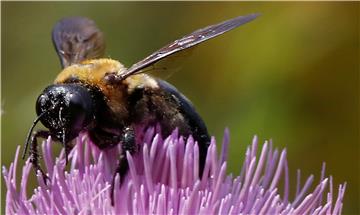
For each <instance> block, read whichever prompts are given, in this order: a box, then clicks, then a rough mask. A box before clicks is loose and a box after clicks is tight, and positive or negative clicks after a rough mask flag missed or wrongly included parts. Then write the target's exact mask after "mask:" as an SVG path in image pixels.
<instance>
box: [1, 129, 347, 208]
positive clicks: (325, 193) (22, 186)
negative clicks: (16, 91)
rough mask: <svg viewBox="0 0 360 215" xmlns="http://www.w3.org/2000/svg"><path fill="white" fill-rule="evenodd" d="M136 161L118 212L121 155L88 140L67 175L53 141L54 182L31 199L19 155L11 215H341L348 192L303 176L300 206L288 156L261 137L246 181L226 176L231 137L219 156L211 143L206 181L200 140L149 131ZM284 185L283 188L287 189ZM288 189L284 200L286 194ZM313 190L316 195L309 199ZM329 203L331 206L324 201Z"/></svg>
mask: <svg viewBox="0 0 360 215" xmlns="http://www.w3.org/2000/svg"><path fill="white" fill-rule="evenodd" d="M142 142H143V145H142V146H141V149H140V152H139V153H137V154H135V155H130V154H127V159H128V161H129V172H128V174H127V175H126V177H125V178H124V179H123V184H121V185H120V179H119V177H117V179H116V183H115V206H114V207H112V206H111V200H110V190H111V185H110V184H111V178H112V175H113V172H114V170H115V168H116V161H117V156H118V155H119V153H120V148H114V149H111V150H106V151H101V150H99V149H98V148H97V147H96V146H95V145H94V144H93V143H92V142H91V141H90V140H89V139H88V137H87V136H86V134H81V135H80V137H79V138H77V139H76V145H75V147H74V149H73V150H72V151H71V153H70V155H69V158H70V165H69V166H70V170H69V171H64V168H65V158H64V151H62V153H61V154H60V157H59V158H55V157H54V156H53V155H52V149H51V146H52V140H51V139H50V138H49V139H48V140H47V141H45V142H44V143H43V145H42V151H43V160H44V163H45V167H46V172H47V174H48V176H49V178H50V179H51V182H50V183H49V184H47V185H45V184H44V181H43V178H42V176H41V174H38V176H37V182H38V187H37V188H36V189H35V190H34V192H33V193H31V194H28V193H27V192H26V190H27V184H28V176H29V174H30V172H31V171H32V170H31V168H32V167H31V164H30V162H29V161H27V162H26V164H25V165H24V167H23V169H22V173H21V174H22V177H21V181H20V182H17V181H16V168H17V162H18V159H19V147H18V149H17V151H16V155H15V160H14V162H13V163H12V164H11V165H10V167H9V169H8V170H7V169H6V168H5V167H4V168H3V175H4V178H5V183H6V187H7V195H6V213H7V214H341V209H342V200H343V197H344V192H345V186H346V184H343V185H340V186H339V189H338V192H337V197H334V196H335V192H334V191H333V184H332V178H331V177H329V178H324V171H325V167H324V166H323V171H322V174H321V180H320V182H319V184H317V185H316V186H315V188H311V184H312V182H313V180H314V177H313V176H310V177H308V178H307V180H306V182H305V184H304V185H300V171H298V180H297V187H296V193H295V197H294V198H289V196H290V189H289V176H288V175H289V173H288V172H289V171H288V165H287V160H286V150H282V151H278V150H277V149H273V147H272V144H271V142H270V143H269V142H265V143H264V144H263V146H262V149H261V151H260V152H259V153H258V150H257V148H258V140H257V138H256V137H255V138H254V140H253V142H252V144H251V145H250V146H249V147H248V149H247V151H246V154H245V159H244V163H243V167H242V170H241V173H240V176H232V175H231V174H230V175H227V174H226V167H227V162H226V160H227V149H228V143H229V134H228V132H227V131H226V132H225V138H224V141H223V145H222V149H221V153H220V156H218V153H217V146H216V143H215V139H214V138H213V139H212V141H211V145H210V147H209V149H208V154H207V157H206V164H205V168H204V172H203V176H202V177H201V178H200V177H199V164H198V163H199V148H198V145H197V144H196V143H195V142H194V140H193V138H191V137H189V138H188V139H187V140H185V139H184V138H182V137H179V136H178V133H177V131H174V132H173V134H172V135H171V136H169V137H167V138H166V139H165V140H163V139H161V137H160V135H159V134H157V133H156V132H155V131H154V129H148V130H147V131H146V132H145V133H144V135H143V138H142ZM280 182H281V183H280ZM279 189H282V190H283V192H281V193H280V192H279ZM310 189H313V190H312V191H309V190H310ZM324 197H325V198H324Z"/></svg>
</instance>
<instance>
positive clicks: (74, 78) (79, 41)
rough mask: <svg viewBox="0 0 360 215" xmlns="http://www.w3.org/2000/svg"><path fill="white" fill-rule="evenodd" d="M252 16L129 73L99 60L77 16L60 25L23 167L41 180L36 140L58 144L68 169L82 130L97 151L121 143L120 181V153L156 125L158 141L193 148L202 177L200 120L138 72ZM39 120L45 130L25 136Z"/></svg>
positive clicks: (205, 139)
mask: <svg viewBox="0 0 360 215" xmlns="http://www.w3.org/2000/svg"><path fill="white" fill-rule="evenodd" d="M257 16H258V15H257V14H251V15H247V16H240V17H236V18H234V19H231V20H228V21H225V22H222V23H219V24H216V25H211V26H208V27H206V28H202V29H199V30H197V31H194V32H193V33H191V34H189V35H186V36H184V37H182V38H180V39H178V40H175V41H174V42H172V43H170V44H168V45H166V46H165V47H163V48H161V49H159V50H158V51H156V52H154V53H153V54H151V55H150V56H148V57H147V58H145V59H143V60H141V61H140V62H138V63H136V64H134V65H133V66H131V67H130V68H128V69H127V68H125V67H124V66H123V65H122V64H121V63H120V62H119V61H116V60H112V59H108V58H102V57H103V55H104V52H105V43H104V39H103V34H102V32H101V31H100V30H99V29H98V28H97V27H96V25H95V23H94V22H93V21H92V20H90V19H88V18H83V17H71V18H65V19H62V20H60V21H59V22H58V23H57V24H56V25H55V27H54V29H53V31H52V39H53V43H54V46H55V49H56V52H57V54H58V56H59V58H60V61H61V65H62V67H63V70H62V71H61V72H60V74H59V75H58V77H57V78H56V79H55V82H54V83H53V84H51V85H50V86H48V87H46V88H45V89H44V91H43V92H42V93H41V94H40V96H39V97H38V99H37V102H36V113H37V115H38V117H37V118H36V119H35V121H34V122H33V125H32V127H31V128H30V131H29V134H28V136H27V139H26V142H25V147H24V154H23V157H25V154H26V151H27V148H28V145H29V144H30V161H31V163H32V165H33V167H34V169H35V170H36V171H40V172H41V173H42V174H43V177H44V180H46V174H45V173H44V172H43V171H42V169H41V167H40V164H39V154H38V150H37V145H38V144H37V138H39V137H41V138H47V137H48V136H51V137H52V139H54V140H56V141H59V142H61V143H62V145H63V147H64V148H65V154H66V162H67V160H68V153H69V151H70V150H71V141H72V140H73V139H74V138H76V137H77V136H78V135H79V133H80V132H82V131H87V132H88V135H89V137H90V139H91V140H92V141H93V142H94V143H95V144H96V145H97V146H98V147H99V148H100V149H105V148H110V147H113V146H116V145H117V144H121V148H122V156H120V159H119V163H118V167H117V169H116V172H115V173H114V176H116V174H120V175H124V174H125V173H126V172H127V169H128V163H127V160H126V158H125V156H124V154H125V152H126V151H128V152H130V153H136V151H137V150H138V146H137V143H136V141H135V137H136V136H137V135H138V134H137V132H138V130H137V128H138V127H142V128H146V127H149V126H154V125H155V124H159V125H160V127H161V130H162V135H163V136H167V135H169V134H170V132H171V131H173V130H174V129H176V128H178V130H179V134H181V135H183V136H188V135H192V136H193V138H194V139H195V140H196V141H197V142H198V144H199V153H200V161H199V162H200V164H199V167H200V171H201V172H202V169H203V167H204V164H205V157H206V153H207V148H208V145H209V142H210V137H209V134H208V131H207V128H206V126H205V124H204V122H203V120H202V119H201V117H200V116H199V115H198V113H197V112H196V111H195V109H194V107H193V105H192V104H191V102H190V101H189V100H188V99H187V98H186V97H185V96H184V95H182V94H181V93H180V92H179V91H177V90H176V88H175V87H173V86H171V85H170V84H169V83H167V82H165V81H163V80H160V79H157V78H154V77H151V76H149V75H147V74H144V72H147V71H150V70H156V65H158V63H160V62H161V61H163V60H165V59H166V58H167V57H168V56H172V55H174V54H176V53H178V52H181V51H183V50H187V49H188V48H190V47H193V46H195V45H197V44H199V43H202V42H204V41H206V40H208V39H211V38H214V37H216V36H219V35H221V34H223V33H225V32H227V31H229V30H231V29H234V28H236V27H238V26H240V25H243V24H245V23H247V22H249V21H251V20H253V19H255V18H256V17H257ZM39 121H40V122H41V123H42V124H43V125H44V126H45V127H46V128H48V130H38V131H35V132H34V133H33V134H32V131H33V129H34V127H35V125H36V124H37V123H38V122H39ZM201 172H200V174H201ZM113 178H115V177H113ZM121 178H123V177H121ZM113 183H114V179H113ZM113 189H114V188H113V187H112V191H113Z"/></svg>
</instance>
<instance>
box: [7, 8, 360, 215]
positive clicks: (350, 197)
mask: <svg viewBox="0 0 360 215" xmlns="http://www.w3.org/2000/svg"><path fill="white" fill-rule="evenodd" d="M254 12H260V13H261V14H262V16H261V17H259V18H258V19H256V20H255V21H253V22H251V23H249V24H246V25H244V26H242V27H240V28H239V29H237V30H235V31H232V32H231V33H227V34H225V35H223V36H221V37H219V38H216V39H214V40H210V41H209V42H207V43H205V44H202V45H201V46H199V47H198V48H197V49H196V51H195V52H194V53H193V54H192V56H190V57H189V58H188V59H186V60H184V63H183V64H182V70H181V71H179V72H177V73H174V74H173V75H172V76H171V77H170V78H168V79H167V80H168V81H169V82H170V83H172V84H173V85H175V86H177V88H178V89H179V90H180V91H182V92H183V93H184V94H185V95H187V96H188V97H189V98H190V99H191V100H192V101H193V103H194V104H195V106H196V107H197V110H198V111H199V112H200V114H201V115H202V116H203V118H204V120H205V122H206V123H207V125H208V128H209V131H210V132H211V134H213V135H215V136H216V137H217V139H218V140H221V138H222V133H223V129H224V128H225V127H226V126H227V127H229V128H230V131H231V145H230V158H229V162H230V164H229V166H230V168H229V171H231V172H235V173H238V172H239V169H240V162H242V160H243V157H244V151H245V148H246V146H247V145H248V144H249V143H250V141H251V139H252V137H253V135H254V134H257V135H259V138H260V140H261V142H263V141H264V140H265V139H270V138H272V139H273V141H274V145H275V146H276V147H279V148H283V147H286V148H287V149H288V160H289V168H290V175H291V177H292V182H293V183H292V184H291V185H292V187H293V190H292V191H293V193H292V194H293V195H294V193H295V187H294V181H295V174H296V169H297V168H300V169H301V170H302V173H303V176H307V175H309V174H315V175H316V181H318V179H319V177H320V169H321V164H322V162H323V161H326V164H327V173H328V174H332V175H333V176H334V182H335V185H336V186H337V185H338V184H339V183H343V182H344V181H346V182H347V183H348V185H347V190H346V195H345V200H344V214H359V206H358V204H359V127H358V126H359V110H360V109H359V88H358V87H359V2H344V3H335V2H334V3H326V2H319V3H316V2H289V3H285V2H271V3H270V2H269V3H260V2H259V3H257V2H251V3H250V2H224V3H220V2H211V3H210V2H196V3H192V2H186V3H185V2H142V3H137V2H107V3H105V2H104V3H100V2H78V3H72V2H47V3H46V2H38V3H31V2H28V3H25V2H2V10H1V18H2V19H1V22H2V23H1V24H2V25H1V26H2V29H1V30H2V31H1V32H2V35H1V36H2V41H1V42H2V43H1V44H2V46H1V51H2V58H1V61H2V65H1V66H2V67H1V75H2V81H1V90H2V99H1V104H2V109H3V111H4V112H3V115H2V120H1V121H2V139H1V141H2V142H1V143H2V144H1V146H2V148H1V149H2V151H1V153H2V154H1V155H2V165H5V166H7V167H8V166H9V164H10V162H11V161H12V159H13V156H14V153H15V148H16V146H17V145H19V144H23V142H24V140H25V136H26V133H27V131H28V129H29V126H30V125H31V123H32V120H33V119H34V117H35V110H34V105H35V100H36V98H37V96H38V95H39V93H40V92H41V91H42V89H43V88H44V87H45V86H47V85H48V84H50V83H52V81H53V79H54V78H55V76H56V75H57V73H58V72H59V71H60V65H59V61H58V58H57V56H56V54H55V51H54V49H53V47H52V43H51V39H50V31H51V29H52V26H53V25H54V23H55V22H56V21H57V20H59V19H60V18H62V17H65V16H74V15H76V16H87V17H90V18H92V19H94V20H95V21H96V23H97V24H98V26H99V27H100V28H101V29H102V30H103V31H104V33H105V37H106V41H107V56H109V57H111V58H114V59H118V60H120V61H121V62H122V63H123V64H125V65H126V66H130V65H131V64H132V63H135V62H137V61H138V60H140V59H142V58H143V57H145V56H147V55H148V54H150V53H152V52H153V51H155V50H156V49H158V48H160V47H162V46H163V45H165V44H167V43H168V42H171V41H173V40H175V39H177V38H179V37H181V36H183V35H184V34H186V33H190V32H191V31H193V30H195V29H197V28H200V27H204V26H206V25H209V24H214V23H217V22H220V21H223V20H226V19H229V18H232V17H235V16H238V15H245V14H248V13H254ZM160 75H164V77H166V74H160ZM21 164H22V162H21ZM302 182H304V179H303V180H302ZM335 190H336V191H337V189H335ZM4 194H5V189H4V186H2V198H3V200H2V203H3V202H4Z"/></svg>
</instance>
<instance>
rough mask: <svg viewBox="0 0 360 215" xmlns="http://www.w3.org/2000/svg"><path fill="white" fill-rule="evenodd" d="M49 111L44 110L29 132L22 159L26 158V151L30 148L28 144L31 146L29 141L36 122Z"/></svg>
mask: <svg viewBox="0 0 360 215" xmlns="http://www.w3.org/2000/svg"><path fill="white" fill-rule="evenodd" d="M47 112H48V111H45V112H42V113H41V114H40V115H39V116H38V117H37V118H36V119H35V120H34V122H33V124H32V126H31V128H30V130H29V132H28V135H27V137H26V142H25V147H24V151H23V154H22V159H25V155H26V151H27V149H28V146H29V141H30V138H31V134H32V131H33V130H34V128H35V126H36V124H37V123H38V122H39V120H40V119H41V117H43V116H44V115H45V113H47Z"/></svg>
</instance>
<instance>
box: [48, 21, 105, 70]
mask: <svg viewBox="0 0 360 215" xmlns="http://www.w3.org/2000/svg"><path fill="white" fill-rule="evenodd" d="M52 41H53V44H54V46H55V50H56V52H57V54H58V56H59V58H60V62H61V66H62V67H63V68H64V67H67V66H70V65H71V64H75V63H80V62H81V61H83V60H87V59H93V58H100V57H102V56H103V55H104V53H105V42H104V36H103V33H102V32H101V31H100V30H99V29H98V28H97V26H96V24H95V22H94V21H93V20H91V19H88V18H85V17H68V18H64V19H62V20H60V21H58V22H57V23H56V25H55V26H54V28H53V31H52Z"/></svg>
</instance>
